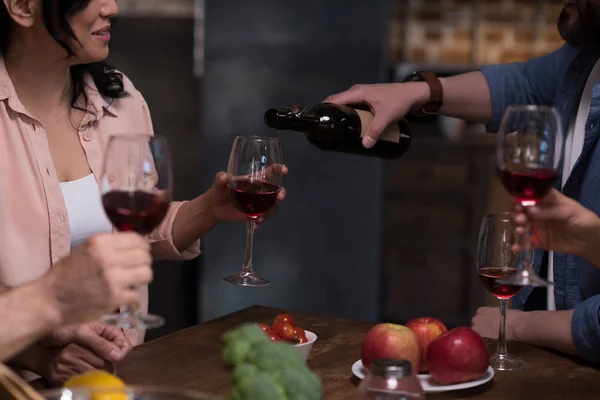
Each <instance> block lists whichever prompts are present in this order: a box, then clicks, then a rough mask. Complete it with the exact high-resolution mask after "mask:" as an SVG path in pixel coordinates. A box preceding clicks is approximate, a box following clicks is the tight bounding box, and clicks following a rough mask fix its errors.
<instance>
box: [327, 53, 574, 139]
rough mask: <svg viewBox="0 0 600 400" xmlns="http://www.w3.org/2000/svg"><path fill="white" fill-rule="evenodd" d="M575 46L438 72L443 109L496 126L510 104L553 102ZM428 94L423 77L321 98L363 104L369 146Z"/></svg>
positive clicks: (425, 99) (422, 101)
mask: <svg viewBox="0 0 600 400" xmlns="http://www.w3.org/2000/svg"><path fill="white" fill-rule="evenodd" d="M576 53H577V50H576V49H575V48H573V47H571V46H569V45H565V46H563V47H561V48H560V49H558V50H557V51H555V52H553V53H551V54H548V55H546V56H544V57H539V58H535V59H533V60H531V61H529V62H526V63H511V64H503V65H489V66H485V67H483V68H481V69H480V70H479V71H476V72H470V73H467V74H462V75H457V76H454V77H449V78H441V79H440V81H441V83H442V86H443V90H444V105H443V107H442V109H441V110H440V113H441V114H442V115H447V116H450V117H456V118H460V119H465V120H469V121H475V122H481V123H484V124H487V125H489V126H488V129H489V130H490V131H495V130H496V129H497V128H498V126H499V124H500V121H501V119H502V117H503V114H504V110H505V108H506V107H507V106H508V105H511V104H552V102H553V101H554V95H555V92H556V88H557V86H558V85H559V84H560V83H561V81H562V78H563V76H564V74H565V71H566V69H567V67H568V65H569V63H570V61H571V60H572V59H573V57H574V56H575V54H576ZM429 98H430V90H429V86H428V85H427V83H424V82H407V83H387V84H378V85H354V86H353V87H351V88H350V89H348V90H346V91H343V92H341V93H337V94H334V95H331V96H329V97H327V98H326V99H325V101H326V102H331V103H336V104H342V105H352V104H366V105H368V106H369V107H370V109H371V111H372V112H373V114H374V115H375V118H374V119H373V121H372V122H371V124H370V125H369V127H368V129H367V134H366V136H365V137H364V138H363V145H364V146H365V147H367V148H369V147H372V146H373V145H374V144H375V141H376V140H377V139H378V138H379V136H380V135H381V134H382V132H383V131H384V129H385V127H386V126H388V125H389V124H390V123H391V122H392V121H395V120H398V119H400V118H403V117H404V116H405V115H406V114H407V113H408V112H410V111H415V110H417V109H419V108H422V107H423V105H424V104H425V103H426V102H427V101H428V100H429Z"/></svg>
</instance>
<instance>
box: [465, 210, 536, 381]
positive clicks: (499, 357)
mask: <svg viewBox="0 0 600 400" xmlns="http://www.w3.org/2000/svg"><path fill="white" fill-rule="evenodd" d="M515 235H516V234H515V231H514V226H513V225H512V224H511V219H510V214H509V213H502V214H488V215H486V216H485V217H483V220H482V221H481V228H480V230H479V241H478V245H477V271H478V272H479V279H481V283H483V286H485V288H486V289H487V290H488V291H489V292H490V293H491V294H493V295H494V296H496V297H497V298H498V300H500V332H499V335H498V346H497V347H496V354H494V356H492V359H491V365H492V368H494V369H496V370H498V371H514V370H517V369H521V368H523V367H524V366H525V363H524V362H523V361H521V360H519V359H516V358H513V357H510V356H509V355H508V351H507V349H506V307H507V305H508V300H510V299H511V298H512V297H513V296H514V295H516V294H517V293H519V292H520V291H521V289H523V286H520V285H509V284H503V283H502V279H505V278H509V277H512V276H516V275H518V274H519V272H520V271H521V270H522V268H524V265H523V263H521V262H520V261H519V255H518V254H517V253H514V252H513V251H512V246H513V244H514V243H515V239H516V237H515Z"/></svg>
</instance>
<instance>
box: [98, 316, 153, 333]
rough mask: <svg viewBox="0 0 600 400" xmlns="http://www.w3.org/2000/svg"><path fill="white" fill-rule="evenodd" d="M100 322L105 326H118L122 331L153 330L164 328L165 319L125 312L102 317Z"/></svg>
mask: <svg viewBox="0 0 600 400" xmlns="http://www.w3.org/2000/svg"><path fill="white" fill-rule="evenodd" d="M100 322H101V323H103V324H104V325H110V326H116V327H119V328H121V329H153V328H158V327H160V326H163V325H164V324H165V319H164V318H163V317H161V316H160V315H153V314H146V315H141V314H138V313H136V312H123V313H121V314H107V315H104V316H102V318H101V319H100Z"/></svg>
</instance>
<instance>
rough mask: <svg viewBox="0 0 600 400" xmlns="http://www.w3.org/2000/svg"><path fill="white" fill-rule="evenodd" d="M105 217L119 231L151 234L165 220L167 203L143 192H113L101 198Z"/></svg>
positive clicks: (160, 198) (158, 197)
mask: <svg viewBox="0 0 600 400" xmlns="http://www.w3.org/2000/svg"><path fill="white" fill-rule="evenodd" d="M102 204H103V205H104V210H105V211H106V215H107V216H108V218H109V219H110V221H111V222H112V223H113V225H114V226H115V228H117V229H118V230H119V231H134V232H137V233H139V234H141V235H146V234H148V233H150V232H152V231H153V230H154V229H155V228H156V227H157V226H158V225H160V223H161V222H162V220H163V219H164V218H165V215H166V214H167V211H168V209H169V202H167V201H165V200H164V199H163V198H162V197H160V196H159V195H156V194H153V193H149V192H143V191H139V190H138V191H125V190H113V191H110V192H107V193H106V194H105V195H104V196H102Z"/></svg>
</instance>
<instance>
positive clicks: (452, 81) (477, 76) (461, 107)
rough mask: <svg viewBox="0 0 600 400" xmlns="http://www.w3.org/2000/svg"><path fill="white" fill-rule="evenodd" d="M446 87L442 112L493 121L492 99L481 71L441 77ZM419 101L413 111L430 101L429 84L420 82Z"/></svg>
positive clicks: (471, 118) (470, 118) (471, 119)
mask: <svg viewBox="0 0 600 400" xmlns="http://www.w3.org/2000/svg"><path fill="white" fill-rule="evenodd" d="M440 82H442V86H443V88H444V105H443V106H442V108H441V109H440V112H439V113H440V114H442V115H446V116H448V117H453V118H460V119H464V120H468V121H473V122H479V123H482V124H489V123H490V122H491V121H492V100H491V98H490V89H489V87H488V82H487V80H486V78H485V76H484V75H483V74H482V73H481V72H480V71H475V72H469V73H466V74H461V75H456V76H452V77H448V78H440ZM416 85H419V86H420V89H419V91H418V92H419V95H418V101H417V103H416V105H415V107H413V108H412V111H415V110H417V109H422V108H423V106H424V105H425V103H427V101H429V86H427V84H426V83H424V82H419V83H417V84H416Z"/></svg>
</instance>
